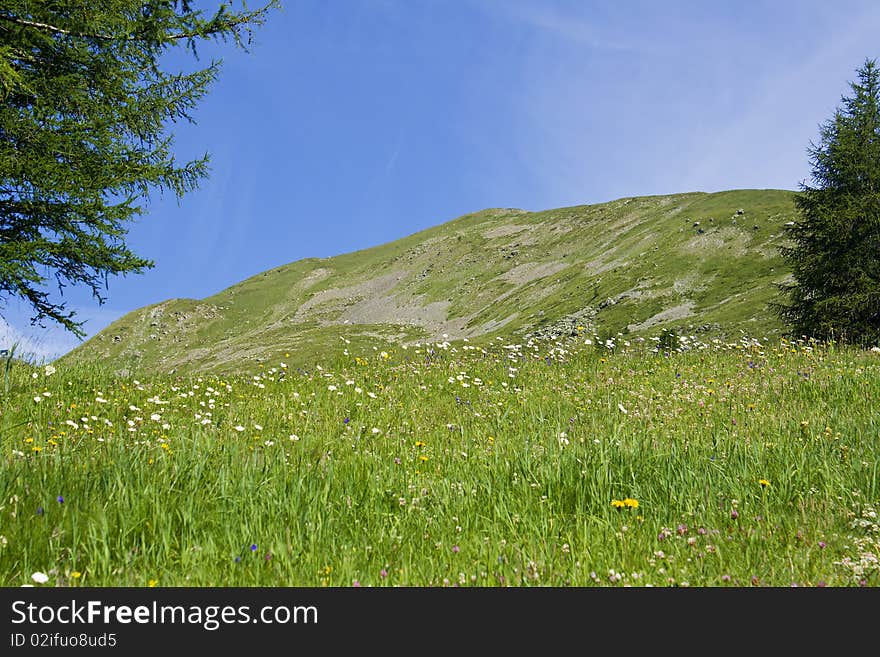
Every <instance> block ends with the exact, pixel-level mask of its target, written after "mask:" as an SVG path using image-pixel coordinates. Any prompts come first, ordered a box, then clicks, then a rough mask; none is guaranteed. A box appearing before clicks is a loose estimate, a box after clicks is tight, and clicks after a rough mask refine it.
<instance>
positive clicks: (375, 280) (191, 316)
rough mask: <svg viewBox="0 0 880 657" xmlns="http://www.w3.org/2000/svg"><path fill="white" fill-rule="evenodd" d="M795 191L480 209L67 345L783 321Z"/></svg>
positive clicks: (276, 350) (252, 355)
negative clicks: (771, 305) (781, 291)
mask: <svg viewBox="0 0 880 657" xmlns="http://www.w3.org/2000/svg"><path fill="white" fill-rule="evenodd" d="M796 194H797V192H793V191H789V190H773V189H764V190H759V189H751V190H749V189H746V190H726V191H721V192H685V193H680V194H664V195H652V196H637V197H623V198H620V199H616V200H613V201H609V202H605V203H597V204H589V205H575V206H568V207H563V208H555V209H550V210H542V211H527V210H522V209H518V208H487V209H484V210H480V211H478V212H472V213H468V214H465V215H462V216H460V217H457V218H455V219H452V220H450V221H447V222H445V223H442V224H438V225H436V226H432V227H429V228H426V229H423V230H421V231H418V232H416V233H413V234H411V235H408V236H405V237H403V238H400V239H397V240H393V241H391V242H387V243H385V244H381V245H378V246H373V247H368V248H365V249H360V250H357V251H352V252H349V253H344V254H340V255H336V256H330V257H324V258H317V257H308V258H303V259H300V260H297V261H294V262H290V263H286V264H283V265H280V266H278V267H274V268H271V269H268V270H266V271H263V272H260V273H258V274H256V275H254V276H251V277H249V278H247V279H245V280H243V281H240V282H238V283H236V284H234V285H232V286H229V287H228V288H226V289H224V290H221V291H220V292H218V293H216V294H214V295H211V296H209V297H206V298H204V299H185V298H178V299H168V300H165V301H162V302H159V303H156V304H151V305H149V306H145V307H143V308H140V309H137V310H135V311H133V312H131V313H128V314H127V315H125V316H123V317H121V318H119V319H118V320H117V321H115V322H113V323H112V324H111V325H110V326H108V327H106V328H105V329H104V330H102V331H100V332H99V333H98V334H96V335H95V336H93V337H92V338H91V339H89V340H87V341H86V342H84V343H82V344H81V345H79V346H78V347H76V348H75V349H74V350H72V351H71V352H69V353H68V354H66V355H65V356H63V357H62V359H61V360H69V361H73V362H75V361H81V360H102V361H104V362H106V363H108V364H109V365H110V366H111V367H113V368H115V369H117V370H119V371H128V372H136V371H140V370H144V369H150V370H160V371H171V370H174V371H191V372H202V371H205V372H207V371H215V372H236V371H250V370H252V369H254V368H255V367H257V366H258V365H259V364H260V363H262V362H265V361H267V360H272V359H287V360H289V361H290V362H291V363H303V364H305V363H308V362H311V361H315V360H316V359H318V360H319V359H320V358H323V357H326V354H327V353H329V352H330V351H338V350H339V349H341V348H343V347H345V345H351V347H350V348H351V349H352V350H355V349H357V348H368V347H370V346H376V345H380V344H383V345H388V346H389V347H391V346H394V345H400V344H407V343H414V342H420V341H421V342H429V341H439V340H450V341H454V340H459V339H462V338H468V339H469V340H472V341H474V340H476V341H479V340H481V339H492V338H493V337H496V336H499V335H513V336H519V337H522V338H528V337H531V336H543V337H551V338H552V337H554V336H558V335H566V334H570V333H572V332H573V331H576V330H577V326H581V327H582V328H581V331H582V332H589V333H594V334H600V333H601V334H606V333H608V334H616V333H618V332H621V333H624V334H630V335H634V336H635V335H648V334H649V333H651V332H658V331H660V330H662V329H663V328H675V329H676V330H680V331H685V332H694V331H697V332H702V333H705V334H707V335H709V334H713V335H714V334H717V335H721V336H723V335H733V334H738V333H743V332H745V333H749V334H751V335H755V334H756V333H757V334H768V333H778V332H780V331H781V329H782V327H781V326H780V324H779V322H778V320H776V318H775V317H773V316H772V314H771V313H769V312H768V310H767V303H768V302H769V301H770V300H771V299H772V298H773V297H774V296H775V295H776V294H777V291H776V288H775V285H776V284H777V283H779V282H781V281H783V280H785V277H786V275H787V274H788V271H787V269H786V268H785V266H784V264H783V262H782V259H781V257H780V256H779V254H778V247H779V246H780V245H781V244H782V243H783V236H782V228H783V226H784V224H785V223H787V222H789V221H792V220H793V219H795V218H796V216H797V211H796V208H795V206H794V197H795V195H796ZM285 354H286V355H285Z"/></svg>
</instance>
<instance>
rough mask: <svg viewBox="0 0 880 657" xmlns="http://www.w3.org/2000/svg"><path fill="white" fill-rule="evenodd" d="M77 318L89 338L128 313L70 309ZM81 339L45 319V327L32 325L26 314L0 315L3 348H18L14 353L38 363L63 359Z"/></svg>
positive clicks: (107, 310) (0, 346) (108, 309)
mask: <svg viewBox="0 0 880 657" xmlns="http://www.w3.org/2000/svg"><path fill="white" fill-rule="evenodd" d="M71 310H75V311H76V319H77V321H84V322H85V323H84V325H83V329H84V330H85V332H86V337H85V338H84V339H88V338H90V337H91V336H93V335H95V334H96V333H98V332H100V331H101V330H102V329H104V328H106V327H107V326H109V325H110V324H112V323H113V322H114V321H115V320H117V319H119V318H120V317H121V316H122V315H124V314H125V313H126V312H128V311H125V310H120V309H118V308H108V307H106V306H101V307H97V308H79V307H76V308H71ZM80 343H81V341H80V340H79V338H77V337H76V336H75V335H73V334H72V333H70V332H69V331H67V330H66V329H64V328H63V327H62V326H60V325H59V324H54V323H52V322H50V321H48V320H47V321H46V323H45V327H39V326H34V325H31V324H30V322H29V321H28V320H27V319H25V318H24V317H23V316H18V315H16V316H11V315H7V317H0V349H10V350H11V349H13V348H14V349H15V354H16V355H17V356H19V357H21V358H24V359H26V360H30V361H33V362H37V363H42V362H49V361H52V360H55V359H56V358H60V357H61V356H63V355H64V354H66V353H67V352H69V351H71V350H72V349H74V348H75V347H77V346H78V345H79V344H80Z"/></svg>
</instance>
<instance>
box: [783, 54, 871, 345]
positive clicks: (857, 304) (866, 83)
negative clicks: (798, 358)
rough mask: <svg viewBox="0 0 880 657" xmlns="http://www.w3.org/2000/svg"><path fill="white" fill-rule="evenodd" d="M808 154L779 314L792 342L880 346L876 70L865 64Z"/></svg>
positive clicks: (787, 251)
mask: <svg viewBox="0 0 880 657" xmlns="http://www.w3.org/2000/svg"><path fill="white" fill-rule="evenodd" d="M849 86H850V88H851V89H852V95H851V96H844V97H843V98H842V104H841V105H840V106H839V107H838V108H837V109H836V111H835V113H834V116H833V117H832V118H831V119H829V120H828V121H826V122H825V123H824V124H822V125H821V126H820V133H819V134H820V138H821V139H820V143H819V144H818V145H816V144H814V143H811V144H810V147H809V149H808V154H809V158H810V162H811V164H812V182H813V185H807V184H806V183H802V184H801V193H800V194H798V196H797V197H796V201H795V202H796V206H797V209H798V211H799V215H800V216H799V219H798V220H797V221H795V222H794V224H793V225H791V226H789V227H788V228H787V229H786V236H787V238H789V240H790V242H789V245H788V246H786V247H785V248H783V249H782V256H783V258H784V259H785V261H786V262H787V263H788V265H789V266H790V267H791V271H792V275H793V280H792V282H791V283H788V284H785V285H782V286H781V287H782V290H783V293H784V294H785V295H786V302H785V303H781V304H778V305H777V306H776V309H777V311H778V313H779V315H780V317H781V318H782V320H783V321H785V322H786V323H787V324H788V325H789V327H790V328H791V330H792V331H793V332H794V334H795V335H797V336H802V335H804V336H809V337H813V338H815V339H818V340H836V341H838V342H845V343H851V344H858V345H863V346H867V345H869V344H873V345H876V344H878V343H880V69H878V66H877V61H876V60H871V59H867V60H865V63H864V64H863V65H862V67H861V68H859V69H858V81H857V82H850V83H849Z"/></svg>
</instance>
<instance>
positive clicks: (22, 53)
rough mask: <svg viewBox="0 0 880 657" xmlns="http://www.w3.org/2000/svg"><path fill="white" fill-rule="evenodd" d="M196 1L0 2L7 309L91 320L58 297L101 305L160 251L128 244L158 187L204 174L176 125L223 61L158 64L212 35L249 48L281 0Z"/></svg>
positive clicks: (0, 268)
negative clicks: (211, 4)
mask: <svg viewBox="0 0 880 657" xmlns="http://www.w3.org/2000/svg"><path fill="white" fill-rule="evenodd" d="M277 1H278V0H272V1H271V2H269V4H267V5H265V6H264V7H262V8H261V9H257V10H250V9H248V8H247V7H246V6H245V5H244V4H242V6H241V8H240V9H232V8H231V7H230V4H229V3H226V2H224V3H223V4H220V5H219V6H218V7H217V8H216V9H213V10H211V11H210V12H208V13H206V12H204V11H203V10H200V9H196V8H195V6H194V5H195V3H193V2H190V1H189V0H150V1H147V2H143V1H138V2H135V1H133V0H92V2H81V1H79V0H77V1H72V0H4V2H3V3H2V6H0V311H2V309H3V307H4V305H5V303H6V302H7V301H8V300H9V299H11V298H19V299H22V300H24V301H26V302H27V303H29V304H30V308H31V309H32V311H33V317H32V322H33V323H35V324H40V325H42V322H43V321H44V320H45V319H50V320H54V321H55V322H58V323H59V324H61V325H62V326H63V327H65V328H66V329H67V330H69V331H71V332H73V333H74V334H76V335H78V336H82V335H83V334H84V332H83V330H82V323H81V322H78V321H76V319H75V312H72V311H70V310H69V309H68V308H67V305H66V303H65V302H64V301H63V300H59V299H58V298H57V297H55V296H53V295H52V292H53V291H54V290H55V288H56V286H57V289H58V291H59V292H61V296H63V289H64V287H66V286H68V285H83V286H86V287H87V288H89V289H90V290H91V292H92V294H93V296H94V297H95V298H96V299H97V301H98V303H99V304H102V303H104V301H105V297H104V296H103V290H104V289H106V287H107V279H108V277H109V276H111V275H122V274H127V273H142V272H143V271H144V270H146V269H149V268H151V267H152V266H153V262H152V261H150V260H148V259H146V258H143V257H141V256H139V255H136V254H135V253H133V252H132V251H131V250H130V249H129V247H128V246H127V245H126V243H125V237H126V235H127V232H128V227H127V224H128V223H130V221H131V220H132V219H134V218H135V217H136V216H137V215H140V214H142V213H143V212H144V207H145V205H144V204H145V203H146V202H147V201H148V200H149V196H150V194H151V193H153V192H157V191H159V192H163V191H166V190H167V191H170V192H173V193H174V194H175V195H176V196H177V198H178V199H180V198H181V197H182V196H183V195H185V194H186V193H187V192H189V191H191V190H193V189H195V188H196V187H197V185H198V183H199V182H200V180H201V179H203V178H204V177H205V176H207V174H208V168H207V167H208V155H205V156H204V157H201V158H198V159H195V160H192V161H189V162H179V161H178V160H177V159H176V158H175V155H174V150H173V146H174V139H173V135H172V134H171V133H170V132H169V128H170V126H171V124H173V123H174V122H177V121H181V120H183V121H193V114H192V112H193V110H194V108H195V107H196V106H197V104H198V102H199V101H200V100H201V99H202V98H203V97H204V96H205V94H206V93H207V92H208V90H209V87H210V86H211V83H212V82H214V80H215V79H216V78H217V75H218V73H219V70H220V62H219V61H216V60H215V61H211V62H210V63H208V64H203V63H198V64H197V65H196V66H195V69H196V70H194V71H191V72H183V71H168V70H164V69H163V63H164V62H165V61H167V57H166V55H167V54H168V53H169V51H171V50H173V49H175V48H177V49H183V48H185V49H187V51H188V52H189V53H190V54H191V55H193V56H194V61H196V62H198V52H197V46H198V45H199V44H200V43H203V42H205V41H207V40H219V41H225V42H231V43H232V44H233V45H234V47H238V48H241V49H243V50H245V51H247V50H248V47H249V46H250V45H251V43H252V38H253V32H254V28H255V27H257V26H259V25H262V24H263V23H264V22H265V20H266V19H267V15H268V13H269V12H270V11H271V10H272V9H273V8H275V7H276V6H277Z"/></svg>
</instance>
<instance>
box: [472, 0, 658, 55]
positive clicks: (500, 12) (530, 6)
mask: <svg viewBox="0 0 880 657" xmlns="http://www.w3.org/2000/svg"><path fill="white" fill-rule="evenodd" d="M478 6H479V7H480V8H482V9H484V10H487V11H489V12H491V13H492V14H493V15H494V16H495V17H496V18H504V19H507V20H510V21H513V22H515V23H519V24H521V25H525V26H527V27H530V28H533V29H535V30H538V31H540V32H544V33H546V34H547V35H548V36H553V37H556V38H562V39H566V40H569V41H573V42H575V43H577V44H579V45H581V46H587V47H589V48H594V49H598V50H608V51H633V52H635V51H638V52H645V51H646V50H648V49H653V48H654V45H653V44H651V43H650V42H646V41H645V40H643V39H640V40H633V39H632V37H631V36H628V35H627V34H626V33H623V32H619V31H617V32H615V31H609V30H608V29H607V25H606V26H602V25H601V23H600V20H599V19H598V17H596V18H594V19H593V20H591V19H589V18H587V17H585V16H584V15H583V12H577V13H576V12H574V11H566V10H564V9H561V8H560V7H558V6H553V5H550V4H548V3H546V2H514V1H512V0H482V1H481V2H478ZM581 7H582V9H583V5H581Z"/></svg>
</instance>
